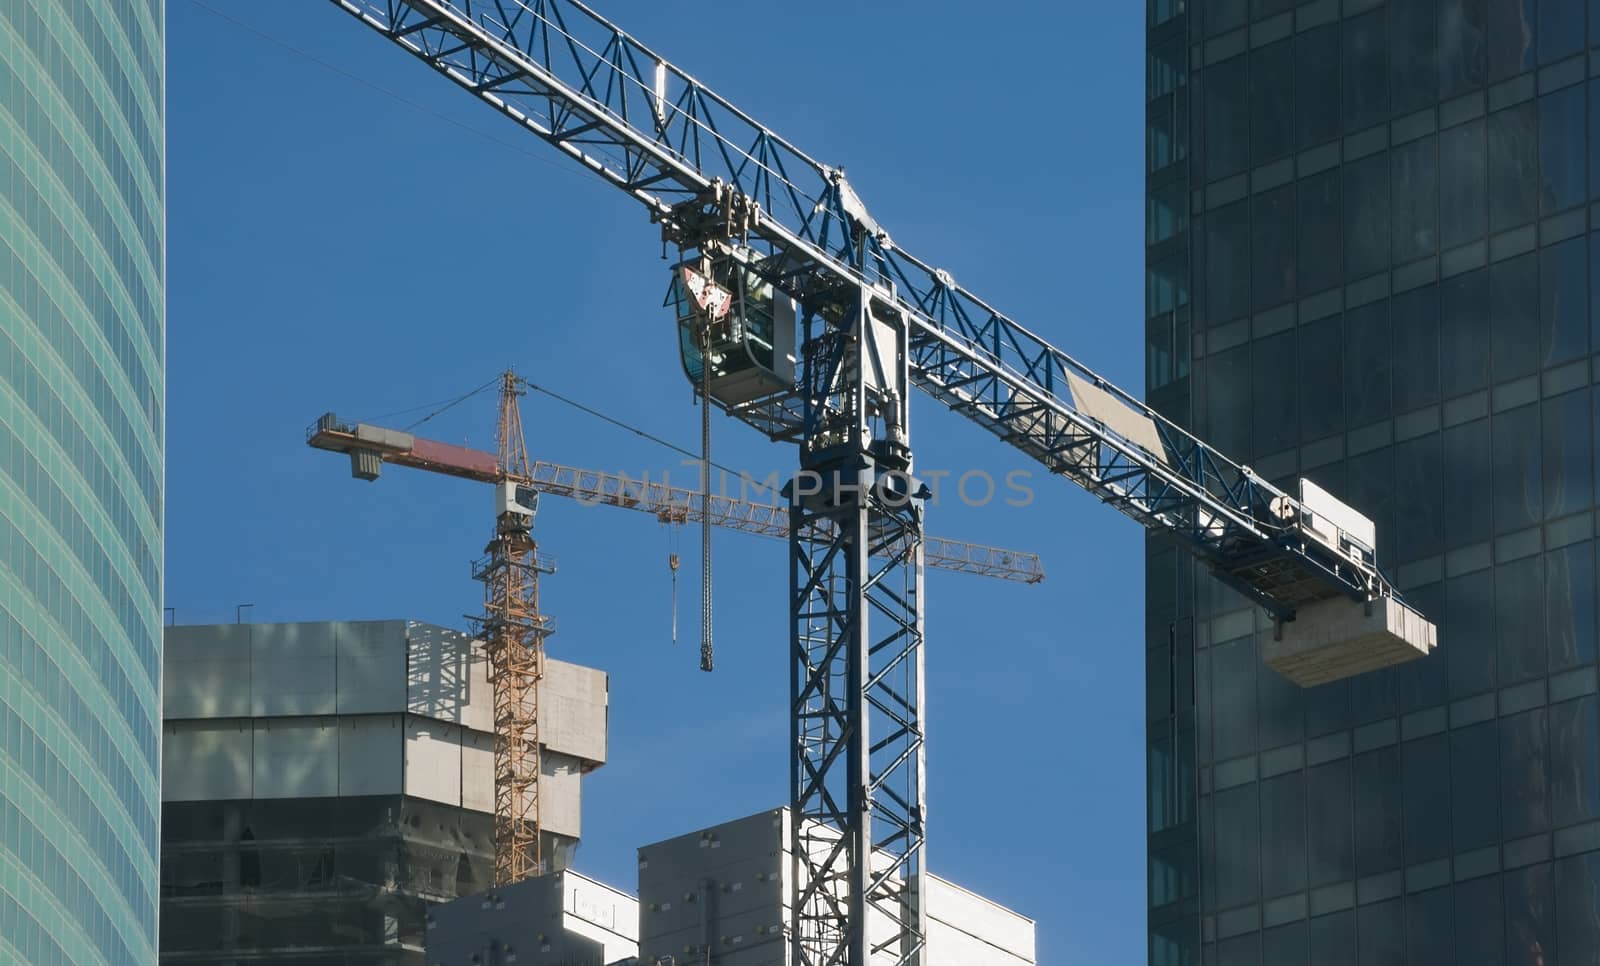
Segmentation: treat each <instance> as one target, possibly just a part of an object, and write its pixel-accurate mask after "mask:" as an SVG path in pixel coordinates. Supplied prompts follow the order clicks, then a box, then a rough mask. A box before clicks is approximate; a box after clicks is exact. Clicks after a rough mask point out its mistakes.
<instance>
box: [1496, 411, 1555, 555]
mask: <svg viewBox="0 0 1600 966" xmlns="http://www.w3.org/2000/svg"><path fill="white" fill-rule="evenodd" d="M1540 457H1541V454H1540V446H1539V407H1538V406H1537V405H1531V406H1521V407H1519V408H1517V409H1510V410H1507V411H1506V412H1503V413H1495V414H1494V531H1495V533H1506V532H1508V531H1511V530H1520V529H1522V528H1523V527H1526V526H1528V525H1530V524H1533V523H1536V522H1538V520H1539V518H1540V515H1541V514H1540V504H1541V503H1542V502H1543V501H1544V485H1543V483H1542V482H1541V477H1542V475H1543V474H1542V473H1541V472H1540V467H1539V462H1540Z"/></svg>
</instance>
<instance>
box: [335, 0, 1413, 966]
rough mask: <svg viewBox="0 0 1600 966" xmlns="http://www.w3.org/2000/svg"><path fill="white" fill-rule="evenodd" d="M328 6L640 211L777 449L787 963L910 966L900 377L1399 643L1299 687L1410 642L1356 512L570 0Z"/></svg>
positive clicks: (918, 649)
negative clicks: (927, 243)
mask: <svg viewBox="0 0 1600 966" xmlns="http://www.w3.org/2000/svg"><path fill="white" fill-rule="evenodd" d="M331 2H333V3H335V4H336V5H338V6H339V7H341V8H343V9H344V10H345V11H347V12H348V13H350V14H352V15H353V16H355V17H357V18H358V19H359V20H361V22H363V23H364V24H366V25H367V26H368V27H370V28H371V29H373V30H375V31H377V32H378V33H380V34H382V35H383V36H385V37H387V38H388V39H389V40H390V41H392V42H394V43H395V44H397V45H399V46H400V47H402V48H403V49H405V50H406V51H408V52H409V53H411V54H413V55H414V56H416V57H418V58H419V59H421V60H422V61H423V62H424V63H426V64H428V65H429V66H431V67H432V68H434V69H435V70H437V71H439V72H440V73H442V74H443V75H444V76H445V77H447V78H448V79H450V80H451V81H452V82H454V83H456V84H458V85H460V86H461V87H463V88H465V89H466V90H468V91H469V92H471V93H472V94H473V95H474V96H476V97H477V98H479V99H480V100H482V101H483V102H485V103H487V104H488V105H490V106H491V107H493V108H495V109H496V110H497V111H499V112H501V113H502V114H504V115H505V116H507V117H508V118H510V119H511V120H512V121H514V122H515V123H517V124H520V125H521V126H522V127H524V128H525V129H526V130H528V131H529V132H530V133H532V134H533V135H535V136H537V137H539V138H541V139H543V140H545V141H547V142H549V143H550V144H552V145H553V146H555V147H556V148H557V149H558V150H560V151H562V152H564V153H565V154H567V155H568V156H570V157H572V158H573V159H574V160H576V161H577V162H578V163H579V164H580V165H582V166H583V167H585V168H586V169H588V170H590V171H592V172H594V173H595V174H596V175H598V176H599V177H601V178H602V179H604V180H606V181H607V182H609V183H611V184H613V185H615V186H616V187H618V188H619V189H621V190H622V191H624V192H625V193H627V194H628V195H629V196H631V197H633V198H634V199H635V200H637V201H639V202H640V203H641V204H643V205H644V207H645V208H646V211H647V212H648V214H649V216H650V218H651V220H652V221H653V222H655V223H657V224H659V225H660V227H661V232H662V239H663V243H664V244H665V245H669V246H672V247H675V248H676V249H677V251H678V253H679V259H678V263H677V265H676V266H675V269H674V279H673V290H672V295H671V297H670V300H671V301H672V302H673V304H674V305H675V306H676V307H677V310H678V311H677V316H678V328H679V334H680V340H679V341H680V352H681V354H682V357H683V361H684V367H685V371H686V374H687V375H689V377H690V378H691V379H692V380H695V381H697V382H703V383H705V384H707V385H709V386H710V387H711V388H710V393H711V396H712V400H713V401H714V402H715V403H716V404H717V405H718V406H720V407H721V408H723V409H724V410H725V411H726V412H728V413H729V414H730V415H732V416H734V417H735V418H737V419H740V420H742V421H743V422H745V423H747V424H749V425H751V426H752V427H754V428H756V429H757V430H759V431H761V432H762V433H764V434H766V435H767V436H768V437H769V438H771V439H773V440H781V441H788V442H794V443H797V444H799V448H800V461H799V462H800V472H799V474H798V475H797V476H796V478H795V481H794V482H793V483H792V484H791V485H790V487H789V489H788V493H789V496H790V513H791V523H790V540H791V564H790V572H791V581H792V584H791V598H790V605H791V606H790V616H791V627H792V635H791V644H792V664H791V667H792V670H791V699H792V701H793V721H792V734H791V738H792V746H791V792H792V797H793V801H792V802H791V805H792V807H793V809H794V811H795V814H796V821H795V823H794V824H795V833H794V835H795V838H794V841H793V842H792V846H793V853H794V862H795V870H794V872H795V884H796V886H795V887H796V904H795V917H796V919H795V923H796V925H795V930H794V934H793V936H792V937H791V942H792V947H791V948H792V950H793V959H794V962H795V963H796V964H799V966H822V964H837V963H844V964H849V966H868V964H869V962H870V963H871V964H872V966H878V964H880V963H882V964H891V963H892V964H919V966H920V964H922V963H924V962H925V961H926V956H925V952H926V942H925V940H926V929H925V922H926V918H925V911H924V910H923V908H922V894H923V892H922V881H923V865H924V846H925V819H926V810H925V794H924V781H923V768H922V761H923V750H924V742H923V737H924V730H923V719H924V716H925V713H926V706H925V702H924V695H923V688H922V681H923V677H922V655H923V647H922V644H923V637H924V635H923V615H922V603H923V593H922V573H923V567H924V563H925V561H924V555H923V538H922V534H921V528H922V517H923V506H922V503H923V492H924V491H923V488H922V487H921V485H920V484H919V483H918V482H917V480H916V478H915V475H914V472H913V462H912V458H911V447H910V438H909V432H908V429H909V421H908V419H907V416H908V410H907V400H906V396H907V394H908V391H909V387H911V386H913V385H914V386H916V387H918V388H920V389H922V390H923V391H924V392H926V393H928V394H930V395H932V396H933V397H934V398H936V399H938V400H939V401H940V402H941V403H943V404H944V405H945V406H946V407H948V408H949V409H951V410H953V411H955V412H958V413H961V414H962V415H964V416H966V417H967V418H969V419H971V420H973V421H974V422H976V423H978V424H979V425H981V426H983V427H984V428H986V429H988V430H990V431H991V432H992V433H994V434H995V435H996V436H998V437H999V438H1000V439H1001V440H1002V441H1004V442H1006V443H1009V444H1010V445H1012V446H1013V447H1015V448H1017V449H1019V450H1021V451H1022V452H1024V453H1025V454H1027V455H1028V456H1029V457H1030V458H1032V459H1034V460H1036V461H1038V462H1039V463H1041V464H1042V465H1044V466H1045V467H1046V468H1047V469H1049V470H1050V471H1051V472H1052V473H1055V474H1058V475H1061V476H1064V477H1066V478H1067V479H1069V480H1071V481H1072V482H1074V483H1076V484H1077V485H1078V486H1080V487H1082V488H1083V489H1085V490H1087V491H1088V492H1090V493H1092V494H1094V495H1095V496H1096V497H1098V498H1099V499H1100V500H1102V501H1103V502H1105V503H1106V504H1107V505H1109V506H1112V507H1113V508H1115V509H1117V510H1119V511H1120V512H1122V513H1123V514H1125V515H1126V516H1128V517H1130V518H1132V519H1134V520H1135V521H1137V522H1138V523H1140V524H1141V525H1142V526H1144V527H1145V528H1147V529H1149V530H1151V531H1152V532H1154V533H1157V534H1160V535H1162V536H1164V537H1167V538H1169V539H1171V540H1173V541H1174V542H1176V543H1178V544H1179V545H1181V546H1183V547H1185V548H1186V549H1187V550H1188V551H1189V552H1191V553H1192V554H1194V555H1195V556H1196V557H1198V558H1199V559H1201V560H1202V561H1203V562H1205V563H1206V564H1207V565H1208V566H1209V567H1210V569H1211V571H1212V573H1213V574H1214V575H1215V576H1216V577H1217V578H1218V579H1219V580H1221V581H1223V582H1224V583H1226V584H1228V585H1229V586H1231V587H1233V588H1234V589H1236V590H1238V591H1239V592H1240V593H1241V594H1243V595H1244V596H1245V597H1246V598H1247V599H1249V600H1250V601H1252V602H1254V603H1255V604H1257V605H1259V606H1260V607H1262V608H1263V609H1264V610H1265V611H1267V613H1268V614H1269V615H1270V616H1272V617H1273V618H1274V620H1275V621H1276V622H1277V626H1278V628H1279V630H1278V635H1279V636H1280V637H1282V636H1284V635H1286V634H1287V635H1290V636H1294V635H1295V634H1296V633H1297V632H1295V631H1292V630H1290V631H1285V630H1284V627H1285V626H1286V625H1287V624H1288V622H1291V621H1294V620H1295V619H1296V618H1297V617H1299V618H1301V621H1300V623H1301V624H1302V625H1304V626H1305V627H1306V630H1305V631H1303V632H1298V633H1299V636H1300V637H1301V638H1302V639H1313V638H1314V639H1316V640H1318V641H1320V640H1321V639H1322V638H1326V637H1331V638H1333V639H1336V640H1338V639H1348V641H1350V642H1353V643H1352V646H1357V647H1360V646H1366V643H1367V642H1368V641H1369V640H1379V639H1381V641H1382V642H1383V643H1384V646H1385V647H1387V645H1388V644H1390V643H1395V642H1397V644H1396V646H1395V647H1393V648H1388V649H1384V648H1378V651H1379V652H1381V653H1378V656H1377V657H1376V658H1374V659H1373V660H1376V661H1378V662H1379V663H1377V664H1375V663H1372V660H1368V661H1365V662H1363V661H1361V660H1357V661H1355V662H1354V663H1338V661H1332V660H1331V659H1330V660H1320V659H1319V660H1313V661H1311V662H1309V663H1306V662H1303V661H1302V662H1301V663H1300V664H1295V663H1294V661H1286V662H1285V663H1281V664H1278V665H1275V666H1278V667H1279V668H1280V670H1283V671H1284V673H1286V674H1288V675H1289V676H1290V677H1291V678H1293V679H1295V680H1298V681H1300V682H1301V683H1312V682H1314V681H1317V680H1327V679H1330V678H1331V677H1337V676H1342V675H1347V674H1349V673H1353V672H1354V671H1357V670H1362V669H1365V668H1367V667H1372V666H1380V665H1381V663H1383V662H1388V663H1393V662H1397V661H1400V660H1405V659H1409V658H1413V657H1416V656H1420V654H1422V653H1426V651H1427V649H1428V648H1429V647H1431V646H1432V637H1433V628H1432V626H1431V625H1430V624H1427V622H1426V621H1425V619H1423V618H1422V617H1421V616H1420V615H1418V614H1416V613H1415V611H1413V610H1412V609H1410V608H1409V607H1407V606H1406V605H1405V604H1404V603H1403V602H1402V601H1400V599H1399V597H1398V595H1396V593H1395V591H1394V588H1393V587H1392V586H1391V585H1390V583H1389V581H1388V580H1387V579H1386V578H1385V576H1384V575H1383V573H1382V572H1381V571H1380V570H1379V569H1378V566H1377V562H1376V559H1375V553H1374V547H1375V539H1374V538H1373V534H1372V533H1371V527H1370V523H1369V522H1367V521H1365V520H1364V518H1361V517H1360V515H1359V514H1356V513H1354V511H1351V510H1350V509H1349V508H1348V507H1345V506H1344V505H1343V504H1340V503H1338V501H1336V500H1333V499H1332V498H1331V497H1327V498H1324V497H1326V495H1325V494H1321V492H1320V491H1317V490H1315V488H1314V487H1312V488H1309V489H1307V488H1306V487H1305V486H1304V485H1303V486H1302V490H1301V492H1300V494H1298V495H1291V494H1289V493H1287V492H1285V491H1284V490H1282V489H1280V488H1278V487H1277V486H1274V485H1273V484H1271V483H1269V482H1268V481H1266V480H1263V479H1261V478H1260V477H1258V476H1256V475H1255V474H1254V473H1253V472H1252V471H1251V470H1250V469H1249V468H1248V467H1245V466H1242V465H1240V464H1238V463H1235V462H1233V461H1232V460H1230V459H1228V458H1227V457H1225V456H1224V455H1223V454H1221V453H1219V452H1217V451H1216V450H1215V449H1213V448H1212V447H1211V446H1209V445H1207V444H1206V443H1204V442H1203V441H1201V440H1199V439H1198V438H1196V437H1195V436H1193V435H1192V434H1190V433H1188V432H1187V431H1185V430H1183V429H1182V428H1181V427H1179V426H1177V425H1176V424H1174V423H1172V422H1170V421H1168V420H1167V419H1165V418H1163V417H1162V416H1160V415H1159V414H1157V413H1155V412H1153V411H1152V410H1150V409H1149V408H1148V407H1146V406H1145V405H1144V404H1143V403H1142V402H1141V401H1140V400H1138V399H1137V398H1136V397H1135V396H1133V395H1132V394H1129V393H1127V392H1125V391H1123V390H1121V389H1119V388H1117V387H1116V386H1114V385H1112V384H1111V383H1110V382H1109V381H1107V380H1105V379H1104V378H1102V377H1101V376H1099V375H1098V374H1097V373H1096V372H1094V371H1093V370H1091V369H1089V368H1088V367H1087V366H1085V365H1083V364H1082V363H1080V362H1079V361H1077V360H1076V359H1074V358H1073V357H1071V356H1069V355H1068V354H1066V353H1065V352H1062V351H1061V350H1060V349H1057V348H1056V347H1054V346H1052V345H1050V344H1049V343H1047V342H1045V341H1044V340H1043V339H1041V338H1040V337H1039V336H1037V335H1035V334H1034V333H1033V332H1031V331H1029V330H1028V329H1026V328H1024V327H1023V326H1021V325H1020V324H1018V323H1017V322H1015V321H1013V320H1012V319H1009V318H1007V317H1006V316H1005V315H1003V314H1002V313H1000V312H999V311H998V310H996V309H994V308H993V307H992V306H990V305H989V304H988V303H987V302H985V301H984V300H982V299H980V298H979V297H978V296H976V295H974V294H973V293H971V292H969V291H968V290H966V289H965V288H963V287H962V286H961V285H960V284H958V283H957V282H956V281H955V279H954V278H953V277H952V275H951V274H950V273H949V272H947V271H945V270H943V269H940V268H938V267H936V266H934V265H932V264H930V263H928V262H925V261H923V260H921V259H918V258H916V257H915V256H913V255H911V254H910V253H908V252H907V251H905V250H904V249H903V248H901V247H899V246H898V245H897V244H895V243H894V241H893V240H892V239H891V238H890V237H889V235H888V233H887V232H886V231H885V230H884V229H883V227H882V226H881V225H879V224H878V223H877V222H876V221H875V220H874V219H873V218H872V216H871V215H870V214H869V212H868V210H867V207H866V205H865V204H864V203H863V202H862V201H861V199H860V197H859V196H858V195H857V194H856V192H855V190H854V188H853V187H852V186H851V185H850V183H849V182H848V180H847V179H846V178H845V176H844V172H843V171H842V170H841V169H839V168H837V167H833V166H829V165H826V164H822V163H820V162H818V161H816V160H814V159H812V158H810V157H809V156H807V155H806V154H805V153H804V152H802V151H801V150H800V149H798V148H796V147H795V146H794V145H792V144H790V143H789V142H788V141H786V140H785V139H784V138H782V137H781V136H780V135H778V134H777V133H776V132H774V131H771V130H769V129H768V128H766V127H764V126H762V125H761V124H760V123H758V122H757V121H755V120H754V119H753V118H751V117H750V116H749V115H747V114H745V113H744V112H742V111H740V110H739V109H738V108H736V107H734V106H733V105H732V104H731V103H730V102H728V101H727V100H726V99H724V98H722V97H720V96H719V95H717V94H716V93H715V92H713V91H712V90H710V89H709V88H707V87H706V86H705V85H703V84H701V83H699V82H698V81H696V80H695V79H694V78H693V77H691V76H690V75H688V74H687V73H685V72H684V71H682V70H680V69H678V68H677V67H675V66H673V65H672V64H670V63H669V62H667V61H666V60H665V59H664V58H662V57H660V56H659V55H657V54H656V53H654V52H653V51H651V50H650V49H649V48H647V47H645V46H644V45H642V44H640V43H639V42H638V41H636V40H635V39H634V38H632V37H630V36H629V35H628V34H627V33H625V32H624V31H623V30H621V29H620V28H618V27H616V26H615V25H613V24H611V23H610V22H609V21H607V20H606V19H605V18H604V17H602V16H601V15H599V14H598V13H596V12H595V11H594V10H592V9H591V8H590V7H588V6H587V5H585V4H584V3H582V2H580V0H331ZM685 333H704V335H693V336H690V337H688V338H687V339H686V338H685ZM708 369H709V370H710V371H709V372H708V371H707V370H708ZM1374 613H1376V614H1377V616H1376V617H1374ZM1374 621H1376V624H1374ZM1302 656H1303V655H1302ZM1296 660H1299V659H1298V658H1296ZM1340 660H1344V659H1343V658H1341V659H1340ZM879 917H883V918H882V919H880V918H879ZM869 919H871V920H873V921H872V929H871V934H872V936H871V938H870V939H869V936H868V933H869V929H868V922H869ZM885 923H887V926H886V925H885ZM891 927H892V928H891Z"/></svg>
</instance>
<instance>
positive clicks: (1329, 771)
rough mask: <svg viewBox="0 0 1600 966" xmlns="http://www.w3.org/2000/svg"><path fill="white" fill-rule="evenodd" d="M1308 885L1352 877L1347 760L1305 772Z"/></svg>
mask: <svg viewBox="0 0 1600 966" xmlns="http://www.w3.org/2000/svg"><path fill="white" fill-rule="evenodd" d="M1306 809H1307V816H1308V819H1309V822H1310V828H1309V834H1308V835H1307V842H1308V848H1309V853H1310V854H1309V861H1308V871H1309V873H1310V876H1311V879H1310V885H1311V886H1312V887H1313V888H1315V887H1316V886H1319V885H1324V884H1326V883H1329V882H1343V881H1344V880H1346V879H1353V878H1355V867H1356V863H1355V843H1354V839H1353V832H1352V830H1351V824H1350V810H1351V797H1350V759H1348V758H1341V759H1339V760H1338V761H1330V762H1328V763H1327V764H1325V765H1318V766H1317V767H1315V768H1311V769H1308V770H1307V771H1306Z"/></svg>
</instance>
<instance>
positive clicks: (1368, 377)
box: [1344, 301, 1392, 426]
mask: <svg viewBox="0 0 1600 966" xmlns="http://www.w3.org/2000/svg"><path fill="white" fill-rule="evenodd" d="M1344 325H1345V334H1344V337H1345V413H1346V414H1347V415H1348V417H1349V422H1350V425H1351V426H1365V425H1367V424H1368V423H1370V422H1373V421H1375V420H1379V419H1383V418H1384V417H1386V416H1388V415H1389V374H1390V371H1391V366H1392V361H1391V360H1392V353H1391V343H1390V341H1389V303H1388V302H1385V301H1378V302H1373V303H1371V304H1369V305H1363V306H1361V307H1360V308H1356V309H1351V310H1350V311H1349V312H1347V313H1345V320H1344Z"/></svg>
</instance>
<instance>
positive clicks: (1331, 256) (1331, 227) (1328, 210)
mask: <svg viewBox="0 0 1600 966" xmlns="http://www.w3.org/2000/svg"><path fill="white" fill-rule="evenodd" d="M1296 191H1297V192H1298V196H1299V205H1300V217H1299V219H1298V220H1299V229H1300V230H1299V236H1300V255H1299V261H1300V265H1299V268H1300V270H1299V273H1298V274H1299V279H1300V292H1301V294H1303V295H1310V294H1312V293H1313V292H1320V291H1322V290H1323V289H1326V288H1330V287H1332V286H1334V285H1337V284H1339V283H1340V282H1341V281H1343V280H1344V271H1343V267H1342V266H1343V264H1344V262H1343V244H1342V242H1341V240H1340V239H1341V238H1342V237H1343V236H1342V233H1341V231H1340V227H1339V226H1340V221H1341V218H1342V215H1341V213H1340V204H1339V169H1338V168H1334V169H1332V170H1330V171H1324V172H1322V173H1321V174H1314V175H1312V176H1311V177H1309V178H1301V179H1300V182H1299V184H1298V185H1297V186H1296Z"/></svg>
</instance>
